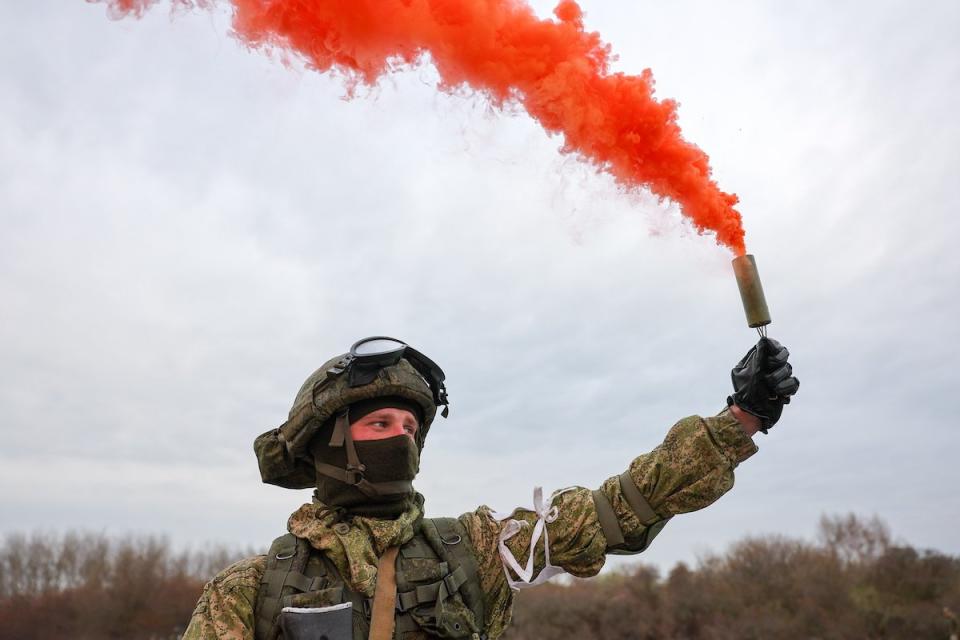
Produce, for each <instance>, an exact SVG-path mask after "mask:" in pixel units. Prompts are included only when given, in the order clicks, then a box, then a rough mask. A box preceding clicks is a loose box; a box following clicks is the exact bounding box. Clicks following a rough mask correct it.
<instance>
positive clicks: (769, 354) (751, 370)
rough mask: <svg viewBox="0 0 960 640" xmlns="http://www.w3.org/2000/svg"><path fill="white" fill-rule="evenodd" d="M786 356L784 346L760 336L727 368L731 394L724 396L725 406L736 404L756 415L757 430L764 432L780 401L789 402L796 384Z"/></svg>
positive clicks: (777, 416) (780, 409) (776, 416)
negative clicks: (758, 339)
mask: <svg viewBox="0 0 960 640" xmlns="http://www.w3.org/2000/svg"><path fill="white" fill-rule="evenodd" d="M788 357H790V352H789V351H787V348H786V347H785V346H783V345H782V344H780V343H779V342H777V341H776V340H773V339H771V338H760V342H758V343H757V345H756V346H755V347H753V348H752V349H750V351H748V352H747V355H745V356H743V360H741V361H740V362H739V363H737V366H735V367H734V368H733V370H732V371H731V372H730V378H731V379H732V380H733V395H732V396H729V397H728V398H727V406H730V405H732V404H736V405H737V406H738V407H740V408H741V409H743V410H744V411H746V412H747V413H749V414H752V415H755V416H756V417H758V418H760V430H761V431H763V432H764V433H766V432H767V429H769V428H770V427H772V426H773V425H775V424H776V423H777V420H779V419H780V414H781V413H782V412H783V405H785V404H789V403H790V396H792V395H793V394H795V393H796V392H797V389H799V388H800V381H799V380H797V379H796V378H795V377H794V376H793V367H791V366H790V363H789V362H787V358H788Z"/></svg>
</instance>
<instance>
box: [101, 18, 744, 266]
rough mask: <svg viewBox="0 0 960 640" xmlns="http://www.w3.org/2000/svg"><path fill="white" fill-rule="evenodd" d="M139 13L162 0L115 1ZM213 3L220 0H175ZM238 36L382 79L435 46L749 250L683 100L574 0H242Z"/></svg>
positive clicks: (453, 66)
mask: <svg viewBox="0 0 960 640" xmlns="http://www.w3.org/2000/svg"><path fill="white" fill-rule="evenodd" d="M106 1H107V3H108V4H109V5H110V7H111V8H112V9H113V11H114V12H115V13H118V14H131V13H133V14H135V15H139V14H140V13H142V11H143V10H144V9H145V8H146V7H147V6H149V5H150V4H153V3H154V2H156V1H157V0H106ZM172 1H173V2H174V3H175V4H185V5H190V4H199V5H208V4H211V0H194V1H193V2H191V1H190V0H172ZM230 2H231V4H232V5H233V9H234V18H233V26H234V30H235V31H236V33H237V35H238V36H239V37H240V38H241V39H242V40H243V41H244V42H246V43H248V44H250V45H252V46H255V47H267V48H279V49H282V50H286V51H291V52H293V53H295V54H297V55H299V56H300V57H302V58H304V59H305V60H306V61H307V63H308V64H309V65H310V66H312V67H313V68H315V69H317V70H318V71H321V72H323V71H328V70H330V69H332V68H336V69H338V70H341V71H345V72H347V73H348V74H349V75H351V76H353V77H354V78H356V79H358V80H360V81H362V82H366V83H370V84H372V83H374V82H376V80H377V78H379V77H380V76H381V75H382V74H384V73H386V72H388V71H391V70H393V69H396V68H397V67H398V66H404V65H413V64H416V63H417V62H418V61H419V60H420V59H421V58H422V57H423V56H424V55H425V54H429V56H430V60H431V61H432V62H433V64H434V65H436V68H437V70H438V71H439V73H440V77H441V83H442V88H444V89H448V90H449V89H454V88H456V87H460V86H462V85H467V86H469V87H471V88H473V89H474V90H476V91H481V92H483V93H485V94H486V95H488V96H490V98H491V99H492V100H493V101H494V102H495V103H498V104H499V103H503V102H513V101H515V102H517V103H519V104H522V105H523V107H524V108H525V109H526V110H527V112H528V113H529V114H530V115H531V116H533V117H534V118H536V119H537V121H539V122H540V124H541V125H542V126H543V128H544V129H546V130H547V131H549V132H551V133H559V134H562V135H563V139H564V151H566V152H575V153H578V154H580V155H582V156H583V157H585V158H588V159H589V160H591V161H593V162H594V163H596V164H597V165H599V166H600V167H602V168H603V169H604V170H605V171H608V172H609V173H611V174H612V175H613V176H614V177H615V178H616V179H617V180H618V181H619V182H620V183H622V184H623V185H625V186H627V187H648V188H649V189H650V190H651V191H652V192H653V193H655V194H657V195H659V196H661V197H665V198H669V199H670V200H672V201H674V202H676V203H678V204H679V205H680V206H681V209H682V210H683V213H684V214H685V215H686V216H687V217H689V218H690V220H691V221H692V222H693V224H694V226H695V227H696V228H697V230H698V231H701V232H707V231H713V232H715V233H716V236H717V241H718V242H719V243H721V244H723V245H726V246H727V247H729V248H730V249H731V250H732V251H733V253H734V254H736V255H741V254H743V253H745V247H744V240H743V236H744V233H743V227H742V225H741V219H740V214H739V213H738V212H737V210H736V209H734V205H735V204H736V203H737V197H736V196H735V195H733V194H729V193H724V192H723V191H720V189H719V188H718V187H717V184H716V182H715V181H714V180H712V179H711V177H710V165H709V158H708V157H707V154H705V153H704V152H703V151H701V150H700V149H699V148H698V147H696V146H695V145H693V144H691V143H689V142H687V141H685V140H684V139H683V137H682V136H681V133H680V127H679V126H678V125H677V111H676V106H677V105H676V103H675V102H674V101H672V100H662V101H658V100H656V99H654V97H653V76H652V74H651V73H650V70H649V69H648V70H645V71H644V72H643V73H642V74H641V75H639V76H630V75H625V74H622V73H610V72H609V62H610V58H611V53H610V47H609V46H608V45H606V44H604V43H603V42H602V41H601V40H600V35H599V34H598V33H596V32H586V31H584V30H583V20H582V16H583V14H582V12H581V10H580V7H579V6H578V5H577V3H576V2H574V0H561V2H560V4H558V5H557V7H556V9H554V15H555V16H556V18H557V20H556V21H553V20H541V19H539V18H537V17H536V15H535V14H534V12H533V10H532V9H531V8H530V6H528V5H527V4H526V2H525V1H524V0H230Z"/></svg>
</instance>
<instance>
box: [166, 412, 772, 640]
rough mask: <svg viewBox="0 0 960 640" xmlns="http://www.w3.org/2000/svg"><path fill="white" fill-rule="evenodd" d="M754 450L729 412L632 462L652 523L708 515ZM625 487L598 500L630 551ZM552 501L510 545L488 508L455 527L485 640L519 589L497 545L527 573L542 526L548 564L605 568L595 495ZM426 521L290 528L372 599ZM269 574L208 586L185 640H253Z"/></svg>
mask: <svg viewBox="0 0 960 640" xmlns="http://www.w3.org/2000/svg"><path fill="white" fill-rule="evenodd" d="M756 451H757V447H756V445H755V444H754V443H753V440H752V439H751V438H750V437H748V436H747V435H746V434H745V433H744V431H743V430H742V429H741V427H740V425H739V423H738V422H737V421H736V419H735V418H734V417H733V416H732V415H731V414H730V413H729V411H726V410H725V411H723V412H722V413H720V414H719V415H718V416H715V417H710V418H701V417H699V416H691V417H688V418H684V419H682V420H680V421H679V422H678V423H677V424H676V425H674V426H673V428H671V429H670V431H669V433H667V436H666V438H665V439H664V441H663V443H662V444H661V445H660V446H658V447H656V448H655V449H654V450H653V451H651V452H650V453H647V454H644V455H641V456H639V457H638V458H636V459H635V460H633V462H632V463H631V464H630V467H629V471H628V472H629V477H630V478H632V479H633V481H634V483H635V484H636V486H637V488H638V489H639V491H640V493H641V494H642V495H643V496H644V497H645V498H646V499H647V501H648V502H649V504H650V506H651V507H653V509H654V511H655V512H656V514H657V515H658V516H659V517H661V518H665V519H666V518H670V517H672V516H674V515H677V514H681V513H688V512H690V511H696V510H698V509H702V508H703V507H706V506H707V505H709V504H711V503H712V502H714V501H715V500H717V499H718V498H719V497H720V496H722V495H723V494H724V493H726V492H727V491H729V490H730V488H731V487H732V486H733V479H734V477H733V470H734V468H735V467H736V466H737V465H738V464H739V463H740V462H742V461H743V460H745V459H747V458H748V457H750V456H751V455H753V454H754V453H755V452H756ZM620 482H621V478H620V477H619V476H613V477H611V478H610V479H608V480H607V481H606V482H604V483H603V485H602V486H601V488H600V491H601V492H602V493H603V494H604V495H605V496H606V497H607V499H608V500H609V501H610V504H611V506H612V507H613V511H614V513H615V515H616V517H617V520H618V521H619V524H620V528H621V530H622V532H623V536H624V538H625V540H626V541H627V543H630V542H631V540H637V539H640V538H642V537H643V535H644V532H645V527H644V525H643V524H641V522H640V521H639V519H638V518H637V516H636V515H635V514H634V512H633V511H632V510H631V508H630V506H629V503H628V499H627V497H626V496H624V494H623V493H622V489H621V484H620ZM551 498H552V500H550V501H548V504H547V505H546V506H545V510H547V511H550V513H549V514H548V515H546V517H545V518H544V517H543V513H544V512H541V515H538V514H537V513H536V511H534V510H530V509H517V510H515V511H514V512H513V513H512V514H510V516H509V519H510V520H514V521H516V522H517V523H519V527H515V528H517V533H516V534H515V535H513V536H512V537H509V538H508V539H505V540H504V539H503V538H504V536H503V535H502V534H503V531H504V528H505V527H507V526H510V524H511V523H510V520H498V519H497V518H496V517H494V515H493V512H492V511H491V509H490V508H489V507H486V506H482V507H480V508H479V509H477V510H476V511H473V512H470V513H465V514H463V515H461V516H460V518H459V520H460V522H461V523H462V524H463V525H464V527H465V528H466V530H467V535H468V542H469V543H470V545H471V546H472V548H473V549H474V551H475V555H476V557H477V561H478V564H479V580H480V582H481V588H482V590H483V593H484V597H485V603H484V604H485V607H484V608H485V611H486V612H487V614H486V621H485V624H486V628H485V629H484V632H485V634H486V636H487V637H489V638H497V637H498V636H500V635H501V634H502V633H503V632H504V630H505V629H506V628H507V626H508V625H509V623H510V617H511V612H512V608H513V590H512V589H511V584H510V581H508V573H510V575H509V579H510V580H511V581H513V580H516V579H517V576H516V575H515V574H513V573H512V572H508V571H507V570H506V569H505V568H504V564H503V562H502V559H501V554H500V549H499V545H500V544H501V542H502V543H503V544H505V546H506V548H507V549H509V551H510V552H511V553H512V554H513V556H514V557H515V558H517V559H519V562H520V564H521V565H523V564H525V563H526V560H527V558H528V556H529V550H530V546H531V539H532V537H533V535H534V531H535V530H536V529H537V526H536V525H537V523H538V521H539V520H541V519H543V520H544V522H545V528H546V534H547V536H546V537H547V539H548V541H549V556H550V563H551V564H552V565H554V566H557V567H560V568H562V569H563V570H564V571H566V572H568V573H570V574H572V575H574V576H578V577H589V576H593V575H596V574H597V572H599V571H600V569H601V567H603V563H604V559H605V556H606V553H607V552H608V543H607V539H606V537H605V535H604V533H603V529H602V527H601V525H600V521H599V519H598V515H597V508H596V507H595V502H594V497H593V494H592V492H591V491H590V490H589V489H585V488H582V487H573V488H571V489H567V490H564V491H562V492H558V493H555V494H554V495H553V496H551ZM553 508H555V510H553ZM421 515H422V514H421V513H420V508H419V507H414V508H413V509H412V510H410V511H407V512H406V513H404V514H403V515H401V516H400V517H399V518H397V519H396V520H378V519H374V518H363V517H354V518H352V519H351V520H350V526H349V528H347V527H334V526H333V524H334V518H335V516H334V515H333V514H332V513H331V512H330V511H329V510H328V509H326V508H325V507H324V505H322V504H316V503H314V504H305V505H303V506H302V507H300V508H299V509H298V510H297V511H296V512H294V514H293V515H292V516H290V519H289V521H288V523H287V527H288V529H289V531H290V532H291V533H293V534H294V535H296V536H297V537H299V538H305V539H307V540H309V542H310V543H311V545H312V546H313V547H314V548H316V549H319V550H322V551H323V552H325V553H326V554H327V556H328V557H329V558H330V559H331V560H332V561H333V563H334V564H335V565H336V566H337V568H338V569H339V572H340V574H341V576H342V577H343V579H344V580H345V581H346V582H347V583H348V584H349V586H350V587H351V588H352V589H353V590H355V591H357V592H359V593H363V594H365V595H367V596H371V597H372V596H373V594H374V589H375V587H376V579H377V558H378V557H379V556H380V555H381V554H382V553H383V552H384V551H385V550H386V549H387V548H389V547H392V546H397V545H400V544H403V543H404V542H406V541H408V540H410V539H411V538H412V537H413V536H414V533H415V527H416V525H417V523H418V522H419V520H420V517H421ZM498 515H499V514H498ZM499 517H502V516H499ZM545 561H546V556H545V553H544V539H543V538H540V541H539V542H538V544H537V545H536V551H535V563H534V575H537V574H538V573H539V572H540V571H541V570H542V569H543V568H544V566H545V565H546V562H545ZM265 566H266V557H265V556H256V557H253V558H249V559H246V560H242V561H240V562H238V563H236V564H234V565H232V566H230V567H228V568H227V569H225V570H224V571H223V572H221V573H220V574H219V575H218V576H216V577H215V578H214V579H213V580H211V581H210V582H209V583H208V584H207V585H206V587H205V588H204V591H203V595H202V596H201V598H200V602H199V604H198V605H197V608H196V610H195V611H194V613H193V618H192V620H191V621H190V626H189V627H188V628H187V631H186V633H185V634H184V639H185V640H201V639H202V640H212V639H214V638H220V639H229V640H253V637H254V632H253V629H254V607H255V603H256V600H257V589H258V588H259V585H260V579H261V576H262V574H263V572H264V568H265ZM422 637H424V638H426V637H428V636H427V635H425V634H424V635H423V636H422ZM405 638H406V636H405Z"/></svg>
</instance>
